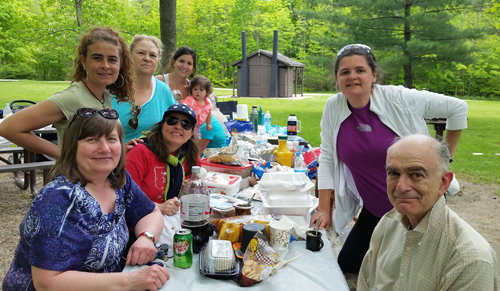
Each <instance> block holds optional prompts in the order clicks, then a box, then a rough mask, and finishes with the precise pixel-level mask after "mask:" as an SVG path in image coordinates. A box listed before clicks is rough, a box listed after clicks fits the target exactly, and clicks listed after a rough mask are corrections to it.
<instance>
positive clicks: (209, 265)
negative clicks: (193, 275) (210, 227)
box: [200, 240, 239, 275]
mask: <svg viewBox="0 0 500 291" xmlns="http://www.w3.org/2000/svg"><path fill="white" fill-rule="evenodd" d="M238 269H239V264H237V261H236V256H235V254H234V250H233V246H232V244H231V242H230V241H228V240H210V241H208V244H207V246H206V248H205V249H204V250H203V251H202V254H200V273H201V274H203V275H236V274H238V273H239V270H238Z"/></svg>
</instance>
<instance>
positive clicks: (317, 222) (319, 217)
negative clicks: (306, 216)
mask: <svg viewBox="0 0 500 291" xmlns="http://www.w3.org/2000/svg"><path fill="white" fill-rule="evenodd" d="M322 214H323V213H320V214H319V216H318V220H317V221H316V236H318V229H319V221H320V219H321V215H322Z"/></svg>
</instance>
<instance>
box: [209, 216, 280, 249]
mask: <svg viewBox="0 0 500 291" xmlns="http://www.w3.org/2000/svg"><path fill="white" fill-rule="evenodd" d="M272 220H273V218H272V217H271V215H269V214H260V215H242V216H234V217H228V218H223V219H214V220H212V222H211V223H212V224H213V225H214V226H215V227H216V228H217V230H218V231H219V237H218V239H220V240H228V241H231V243H233V244H234V243H237V242H241V233H242V231H243V225H244V224H247V223H259V224H262V225H264V226H265V227H266V236H267V238H268V239H269V237H270V234H271V228H270V227H269V222H271V221H272Z"/></svg>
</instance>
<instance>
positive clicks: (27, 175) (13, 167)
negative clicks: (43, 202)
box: [0, 161, 56, 196]
mask: <svg viewBox="0 0 500 291" xmlns="http://www.w3.org/2000/svg"><path fill="white" fill-rule="evenodd" d="M55 163H56V162H55V161H46V162H38V163H25V164H9V165H5V166H1V167H0V173H14V180H15V181H16V184H17V185H18V186H19V187H20V188H21V189H22V190H26V189H28V187H30V188H31V189H30V190H31V194H32V195H33V196H34V195H36V193H37V190H36V176H35V174H34V171H36V170H43V184H46V183H47V175H48V173H49V171H50V169H52V167H53V166H54V164H55ZM17 172H24V179H22V178H19V176H18V175H17Z"/></svg>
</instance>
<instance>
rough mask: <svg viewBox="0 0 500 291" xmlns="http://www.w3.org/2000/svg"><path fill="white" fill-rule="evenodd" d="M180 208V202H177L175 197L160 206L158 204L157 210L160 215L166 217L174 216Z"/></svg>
mask: <svg viewBox="0 0 500 291" xmlns="http://www.w3.org/2000/svg"><path fill="white" fill-rule="evenodd" d="M180 207H181V201H179V199H177V197H174V198H172V199H169V200H167V201H165V202H163V203H162V204H158V208H160V211H161V214H163V215H168V216H172V215H174V214H176V213H177V212H178V211H179V208H180Z"/></svg>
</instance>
